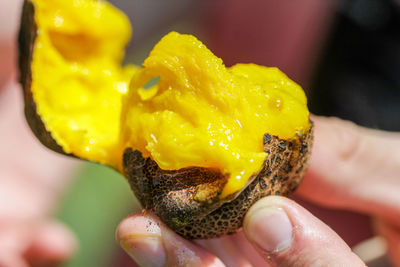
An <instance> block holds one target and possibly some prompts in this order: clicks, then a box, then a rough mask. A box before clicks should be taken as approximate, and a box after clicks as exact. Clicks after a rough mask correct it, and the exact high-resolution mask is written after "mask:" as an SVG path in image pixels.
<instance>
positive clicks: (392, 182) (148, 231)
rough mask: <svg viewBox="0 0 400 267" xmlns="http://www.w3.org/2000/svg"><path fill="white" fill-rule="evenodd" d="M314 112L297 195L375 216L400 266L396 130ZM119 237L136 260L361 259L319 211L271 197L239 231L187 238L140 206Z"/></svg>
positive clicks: (326, 262)
mask: <svg viewBox="0 0 400 267" xmlns="http://www.w3.org/2000/svg"><path fill="white" fill-rule="evenodd" d="M312 119H313V121H314V122H315V143H314V144H315V145H314V147H313V151H312V157H311V162H310V167H309V171H308V172H307V175H306V177H305V178H304V181H303V182H302V184H301V185H300V187H299V189H298V191H297V194H298V195H300V196H301V197H303V198H306V199H308V200H310V201H313V202H315V203H317V204H320V205H323V206H329V207H333V208H342V209H350V210H355V211H360V212H364V213H366V214H369V215H371V216H373V217H374V218H375V221H376V223H375V225H376V229H377V233H379V234H381V235H382V236H383V237H384V238H385V239H386V241H387V244H388V246H389V247H388V254H389V256H390V257H391V259H392V261H393V263H394V264H395V265H400V258H399V256H398V255H400V246H399V241H400V219H399V218H400V194H399V193H398V192H399V191H400V180H399V173H400V134H399V133H388V132H381V131H376V130H370V129H366V128H362V127H359V126H356V125H355V124H353V123H350V122H346V121H342V120H339V119H336V118H323V117H316V116H314V117H313V118H312ZM388 151H390V154H388ZM388 155H390V156H388ZM149 225H152V227H148V226H149ZM117 240H118V241H119V242H120V244H121V246H122V247H123V248H124V249H125V251H126V252H127V253H128V254H129V255H130V256H131V257H132V258H133V259H134V260H135V261H136V262H137V263H138V264H139V265H141V266H164V265H165V264H166V265H167V266H184V265H185V264H186V263H187V262H186V261H189V260H192V262H190V264H192V266H265V265H270V266H310V265H311V266H330V265H334V266H337V265H338V266H364V265H365V264H364V263H363V262H362V261H361V260H360V259H359V258H358V257H357V256H356V255H355V254H353V253H352V252H351V250H350V248H349V247H348V246H347V244H346V243H345V242H344V241H343V240H342V239H341V238H340V237H339V236H338V235H337V234H336V233H335V232H334V231H333V230H332V229H330V228H329V227H328V226H327V225H325V224H324V223H323V222H321V221H320V220H319V219H318V218H316V217H314V216H313V215H312V214H311V213H309V212H308V211H307V210H305V209H304V208H302V207H301V206H299V205H298V204H296V203H295V202H294V201H292V200H289V199H287V198H283V197H276V196H275V197H266V198H264V199H262V200H260V201H258V202H257V203H256V204H255V205H254V206H253V207H252V208H251V209H250V210H249V212H248V214H247V215H246V217H245V220H244V227H243V231H242V232H240V233H238V234H236V235H232V236H226V237H223V238H220V239H213V240H201V241H195V242H189V241H187V240H183V239H182V238H181V237H179V236H177V235H176V234H174V233H172V232H171V230H169V229H168V228H167V227H165V226H164V225H163V224H162V223H161V222H160V221H159V220H158V218H156V217H155V216H154V215H152V214H151V213H146V212H145V213H139V214H134V215H131V216H129V217H128V218H126V219H125V220H123V221H122V222H121V224H120V226H119V227H118V229H117ZM177 244H178V245H177ZM183 252H184V253H183Z"/></svg>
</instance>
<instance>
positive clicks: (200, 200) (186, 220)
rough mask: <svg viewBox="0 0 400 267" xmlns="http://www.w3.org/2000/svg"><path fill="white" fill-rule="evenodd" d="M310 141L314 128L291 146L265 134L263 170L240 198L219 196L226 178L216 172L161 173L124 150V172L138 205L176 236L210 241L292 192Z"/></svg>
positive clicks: (138, 154)
mask: <svg viewBox="0 0 400 267" xmlns="http://www.w3.org/2000/svg"><path fill="white" fill-rule="evenodd" d="M312 140H313V125H311V128H310V130H309V132H308V133H306V135H304V136H303V137H301V138H299V139H296V140H292V141H286V140H281V139H279V138H278V137H276V136H271V135H269V134H265V135H264V151H265V152H266V154H267V156H266V158H265V161H264V164H263V166H262V169H261V170H260V171H259V172H258V173H257V174H254V175H253V176H252V177H251V178H250V182H249V184H248V185H247V186H246V187H245V188H244V189H243V190H242V191H241V192H239V194H236V195H232V196H228V197H227V198H226V199H224V200H220V199H219V194H220V193H221V191H222V189H223V187H224V185H225V183H226V181H227V177H224V176H223V175H222V174H221V173H220V172H219V171H218V170H213V169H207V168H200V167H191V168H184V169H180V170H174V171H166V170H162V169H160V168H159V167H158V166H157V163H156V162H154V161H153V160H152V159H150V158H143V156H142V154H141V152H139V151H137V150H135V151H133V150H132V149H129V148H128V149H126V150H125V153H124V157H123V165H124V173H125V176H126V177H127V178H128V181H129V183H130V185H131V188H132V190H133V192H134V193H135V195H136V197H137V198H138V199H139V201H140V202H141V204H142V206H143V207H144V208H145V209H148V210H152V211H153V212H154V213H155V214H157V215H158V216H159V217H160V218H161V220H162V221H163V222H164V223H166V224H167V225H168V226H169V227H170V228H171V229H173V230H174V231H175V232H177V233H178V234H180V235H182V236H183V237H185V238H189V239H204V238H214V237H219V236H222V235H226V234H232V233H235V232H236V231H237V230H238V229H239V228H240V227H241V226H242V222H243V218H244V216H245V215H246V213H247V211H248V209H249V208H250V207H251V206H252V205H253V204H254V203H255V202H256V201H257V200H259V199H261V198H263V197H265V196H269V195H283V196H287V195H288V194H289V193H291V192H293V191H294V190H295V189H296V188H297V186H298V185H299V184H300V181H301V179H302V178H303V176H304V173H305V171H306V168H307V165H308V161H309V158H310V154H311V146H312Z"/></svg>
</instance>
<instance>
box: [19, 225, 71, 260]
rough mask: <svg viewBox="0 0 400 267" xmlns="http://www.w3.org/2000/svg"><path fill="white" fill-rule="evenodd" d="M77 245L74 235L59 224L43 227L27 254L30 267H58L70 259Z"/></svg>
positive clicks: (38, 230) (40, 228)
mask: <svg viewBox="0 0 400 267" xmlns="http://www.w3.org/2000/svg"><path fill="white" fill-rule="evenodd" d="M76 247H77V243H76V240H75V237H74V235H73V233H72V232H71V231H70V230H69V229H68V228H66V226H64V225H63V224H61V223H59V222H55V221H52V222H46V223H44V224H43V225H41V226H40V227H39V228H38V229H37V231H36V233H35V235H34V238H33V240H32V242H31V244H30V245H29V247H28V249H27V251H26V252H25V255H24V256H25V258H26V259H27V261H28V262H29V263H30V266H57V265H59V264H60V263H62V262H65V261H66V260H68V259H70V258H71V257H72V256H73V255H74V253H75V251H76Z"/></svg>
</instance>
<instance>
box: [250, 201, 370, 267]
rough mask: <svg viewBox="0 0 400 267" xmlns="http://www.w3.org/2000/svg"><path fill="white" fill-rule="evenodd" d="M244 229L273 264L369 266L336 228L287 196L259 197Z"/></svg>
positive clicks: (266, 258)
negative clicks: (260, 198) (353, 250)
mask: <svg viewBox="0 0 400 267" xmlns="http://www.w3.org/2000/svg"><path fill="white" fill-rule="evenodd" d="M243 229H244V233H245V235H246V236H247V238H248V239H249V241H250V242H251V243H252V244H253V245H254V246H255V247H256V249H257V250H258V251H259V252H260V254H261V255H262V256H263V257H264V259H265V260H266V261H267V262H268V263H270V264H271V265H272V266H365V265H364V263H363V262H362V261H361V260H360V259H359V258H358V257H357V256H356V255H355V254H354V253H353V252H352V251H351V250H350V248H349V247H348V246H347V245H346V243H345V242H344V241H343V240H342V239H340V237H339V236H338V235H337V234H336V233H335V232H334V231H332V229H330V228H329V227H328V226H327V225H325V224H324V223H322V222H321V221H319V220H318V219H317V218H316V217H314V216H313V215H312V214H311V213H309V212H308V211H306V210H305V209H304V208H302V207H301V206H299V205H298V204H296V203H295V202H293V201H291V200H289V199H286V198H283V197H266V198H264V199H262V200H260V201H258V202H257V203H256V204H255V205H253V207H251V208H250V210H249V212H248V213H247V215H246V217H245V219H244V227H243Z"/></svg>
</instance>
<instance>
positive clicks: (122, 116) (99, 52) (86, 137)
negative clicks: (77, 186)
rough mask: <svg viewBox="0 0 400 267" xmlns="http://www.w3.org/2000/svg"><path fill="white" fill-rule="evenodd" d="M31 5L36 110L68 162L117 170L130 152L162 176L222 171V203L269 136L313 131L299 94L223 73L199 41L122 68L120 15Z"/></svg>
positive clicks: (232, 71)
mask: <svg viewBox="0 0 400 267" xmlns="http://www.w3.org/2000/svg"><path fill="white" fill-rule="evenodd" d="M34 4H35V7H36V9H37V10H36V11H37V12H36V16H35V18H36V22H37V24H38V27H39V28H40V34H39V35H38V38H37V40H36V42H35V52H34V57H33V63H32V64H33V65H32V69H33V84H32V91H33V95H34V100H35V102H36V103H37V108H38V113H39V115H40V116H41V118H42V120H43V121H44V123H45V126H46V128H47V129H48V130H49V131H50V132H51V133H52V136H53V137H54V139H55V140H56V141H57V142H58V144H60V145H61V146H62V147H63V149H64V151H66V152H68V153H72V154H75V155H77V156H79V157H81V158H85V159H89V160H93V161H97V162H101V163H104V164H107V165H110V166H113V167H114V168H121V164H122V163H121V162H122V153H123V151H124V150H125V149H126V148H128V147H130V148H133V149H137V150H139V151H141V152H142V153H143V154H144V156H150V157H151V158H152V159H153V160H155V161H156V162H157V164H158V165H159V166H160V167H161V168H162V169H166V170H175V169H180V168H184V167H190V166H200V167H215V168H219V169H220V170H221V171H222V172H223V173H224V174H226V175H229V177H230V178H229V180H228V183H227V185H226V186H225V188H224V190H223V192H222V194H221V197H225V196H227V195H229V194H232V193H235V192H237V191H239V190H241V189H242V188H243V187H244V186H245V184H246V183H247V182H248V179H249V178H250V177H251V175H252V174H254V173H256V172H257V171H259V170H260V168H261V166H262V164H263V161H264V158H265V153H264V152H263V135H264V134H265V133H269V134H272V135H277V136H279V137H280V138H283V139H294V138H298V137H299V136H301V135H303V134H304V133H305V132H306V131H307V130H308V128H309V121H308V115H309V113H308V109H307V101H306V97H305V95H304V92H303V90H302V89H301V88H300V87H299V86H298V85H297V84H295V83H294V82H293V81H291V80H290V79H289V78H288V77H287V76H286V75H284V74H283V73H282V72H281V71H279V70H278V69H276V68H267V67H263V66H257V65H254V64H238V65H235V66H233V67H231V68H226V67H225V66H224V65H223V63H222V61H221V59H219V58H217V57H216V56H214V55H213V54H212V53H211V52H210V51H209V50H208V49H207V48H206V47H205V46H204V45H203V44H202V43H201V42H200V41H198V40H197V39H196V38H195V37H193V36H190V35H180V34H178V33H175V32H172V33H170V34H168V35H166V36H165V37H164V38H163V39H162V40H161V41H160V42H159V43H158V44H157V45H156V46H155V47H154V49H153V51H152V52H151V53H150V56H149V57H148V58H147V59H146V60H145V62H144V64H143V65H144V67H143V68H141V69H140V70H138V68H137V67H136V68H135V67H133V66H128V67H125V68H122V67H120V62H121V59H122V56H123V52H122V51H123V47H124V46H125V44H126V42H127V41H128V39H129V37H130V26H129V22H128V21H127V19H126V17H125V16H124V15H123V14H122V13H120V12H119V11H117V10H116V9H114V8H113V7H112V6H110V5H109V4H106V3H104V2H97V1H90V0H80V1H77V0H75V1H73V0H71V1H65V0H57V1H54V0H53V1H51V4H49V1H48V0H34ZM132 77H133V78H132ZM157 77H159V78H160V81H159V82H158V83H157V85H155V86H153V87H151V88H148V89H145V88H144V87H146V86H145V85H146V84H147V83H148V82H149V81H150V80H151V79H152V78H157ZM130 79H132V82H131V85H130V87H129V90H128V86H127V85H128V81H129V80H130Z"/></svg>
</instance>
